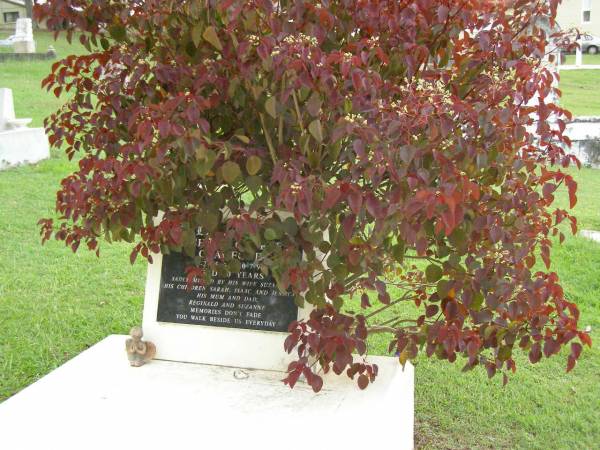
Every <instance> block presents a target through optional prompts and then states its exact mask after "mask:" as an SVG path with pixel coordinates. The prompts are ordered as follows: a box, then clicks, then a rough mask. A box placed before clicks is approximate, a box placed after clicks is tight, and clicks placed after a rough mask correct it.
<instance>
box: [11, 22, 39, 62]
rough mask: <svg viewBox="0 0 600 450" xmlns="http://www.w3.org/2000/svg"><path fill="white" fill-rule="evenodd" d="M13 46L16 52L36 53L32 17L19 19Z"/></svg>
mask: <svg viewBox="0 0 600 450" xmlns="http://www.w3.org/2000/svg"><path fill="white" fill-rule="evenodd" d="M13 46H14V49H15V53H35V41H34V39H33V27H32V24H31V19H29V18H21V19H17V23H16V25H15V40H14V44H13Z"/></svg>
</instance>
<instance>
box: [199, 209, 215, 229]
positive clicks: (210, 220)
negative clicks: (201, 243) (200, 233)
mask: <svg viewBox="0 0 600 450" xmlns="http://www.w3.org/2000/svg"><path fill="white" fill-rule="evenodd" d="M200 225H201V226H202V228H203V229H205V230H206V231H209V232H212V231H215V230H216V229H217V226H218V225H219V216H218V215H217V214H215V213H214V212H211V211H204V213H203V214H202V215H201V216H200Z"/></svg>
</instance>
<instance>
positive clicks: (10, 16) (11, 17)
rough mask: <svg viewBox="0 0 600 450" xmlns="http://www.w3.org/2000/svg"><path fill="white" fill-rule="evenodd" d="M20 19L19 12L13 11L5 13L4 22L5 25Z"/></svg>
mask: <svg viewBox="0 0 600 450" xmlns="http://www.w3.org/2000/svg"><path fill="white" fill-rule="evenodd" d="M18 18H19V11H11V12H5V13H4V22H5V23H12V22H16V21H17V19H18Z"/></svg>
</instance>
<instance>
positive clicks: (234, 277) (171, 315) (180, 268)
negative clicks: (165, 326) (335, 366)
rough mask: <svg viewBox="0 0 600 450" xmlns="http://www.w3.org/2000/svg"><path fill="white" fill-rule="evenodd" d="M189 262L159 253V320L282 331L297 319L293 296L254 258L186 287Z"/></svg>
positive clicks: (188, 260)
mask: <svg viewBox="0 0 600 450" xmlns="http://www.w3.org/2000/svg"><path fill="white" fill-rule="evenodd" d="M192 264H193V262H192V261H191V260H190V259H189V258H187V257H185V256H184V255H182V254H180V253H171V254H169V255H164V256H163V259H162V269H161V277H160V278H161V279H160V289H159V293H158V309H157V314H156V320H157V321H158V322H169V323H179V324H192V325H207V326H215V327H228V328H241V329H250V330H262V331H279V332H286V331H287V330H288V327H289V324H290V323H291V322H293V321H294V320H296V319H297V316H298V307H297V306H296V304H295V303H294V297H293V295H291V294H285V293H283V294H282V293H281V292H280V291H279V289H278V288H277V286H276V284H275V282H274V280H273V279H272V277H269V276H265V275H264V274H263V273H262V272H261V271H260V269H259V267H258V266H257V265H256V264H255V263H254V262H248V261H242V268H241V270H240V271H239V272H238V273H232V274H231V275H230V276H229V277H213V280H212V282H211V283H210V284H208V285H202V284H199V283H195V284H193V285H188V283H187V277H186V273H185V268H186V267H187V266H190V265H192Z"/></svg>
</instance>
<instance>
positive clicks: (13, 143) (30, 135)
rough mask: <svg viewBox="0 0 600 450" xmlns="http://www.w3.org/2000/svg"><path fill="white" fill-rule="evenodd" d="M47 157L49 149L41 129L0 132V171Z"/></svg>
mask: <svg viewBox="0 0 600 450" xmlns="http://www.w3.org/2000/svg"><path fill="white" fill-rule="evenodd" d="M49 157H50V147H49V145H48V138H47V137H46V133H45V132H44V129H43V128H18V129H15V130H8V131H0V170H2V169H6V168H8V167H13V166H18V165H20V164H32V163H36V162H38V161H41V160H43V159H47V158H49Z"/></svg>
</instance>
